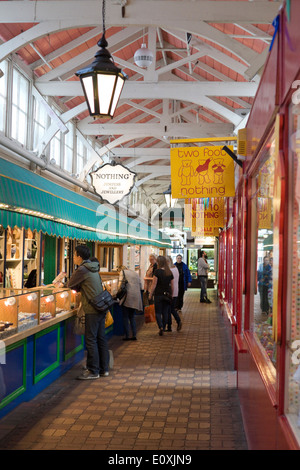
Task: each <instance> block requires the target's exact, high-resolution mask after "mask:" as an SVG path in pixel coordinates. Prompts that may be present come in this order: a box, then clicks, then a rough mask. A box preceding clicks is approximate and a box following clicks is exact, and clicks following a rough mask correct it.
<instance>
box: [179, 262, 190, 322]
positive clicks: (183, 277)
mask: <svg viewBox="0 0 300 470" xmlns="http://www.w3.org/2000/svg"><path fill="white" fill-rule="evenodd" d="M175 266H176V267H177V269H178V271H179V281H178V297H177V305H176V310H177V312H178V313H181V309H182V306H183V296H184V293H185V291H186V290H187V288H188V287H190V285H191V283H192V276H191V273H190V270H189V268H188V267H187V265H186V264H185V263H184V262H183V261H182V256H181V255H177V256H176V263H175Z"/></svg>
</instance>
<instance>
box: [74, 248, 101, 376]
mask: <svg viewBox="0 0 300 470" xmlns="http://www.w3.org/2000/svg"><path fill="white" fill-rule="evenodd" d="M89 257H90V250H89V248H88V247H87V246H86V245H78V246H76V248H75V254H74V264H75V265H77V266H78V268H77V269H76V271H74V273H73V274H72V276H71V277H70V280H69V282H68V287H69V288H70V289H74V290H77V291H80V293H81V301H82V307H83V309H84V312H85V344H86V350H87V363H86V364H87V370H85V371H84V372H83V373H82V374H81V375H80V376H79V377H78V379H80V380H91V379H98V378H99V377H106V376H108V375H109V372H108V369H109V352H108V345H107V339H106V336H105V315H106V312H104V313H99V312H98V311H97V310H96V309H94V308H93V307H92V306H91V305H90V303H89V300H90V299H92V298H94V297H96V295H98V294H100V293H101V292H102V291H103V287H102V281H101V277H100V274H99V270H100V265H99V262H98V261H91V260H90V259H89Z"/></svg>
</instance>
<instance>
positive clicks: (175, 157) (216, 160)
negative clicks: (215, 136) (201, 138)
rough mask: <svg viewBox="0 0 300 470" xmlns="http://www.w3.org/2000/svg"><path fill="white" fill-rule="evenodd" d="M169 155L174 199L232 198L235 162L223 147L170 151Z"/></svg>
mask: <svg viewBox="0 0 300 470" xmlns="http://www.w3.org/2000/svg"><path fill="white" fill-rule="evenodd" d="M230 149H231V150H232V151H233V147H232V146H231V147H230ZM170 155H171V186H172V198H173V199H181V198H183V199H185V198H201V197H203V198H205V197H230V196H234V195H235V183H234V161H233V160H232V158H231V157H230V156H229V155H228V154H227V153H226V152H225V151H224V150H223V147H222V146H209V147H188V148H187V147H184V148H182V147H181V148H171V154H170Z"/></svg>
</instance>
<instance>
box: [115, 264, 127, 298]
mask: <svg viewBox="0 0 300 470" xmlns="http://www.w3.org/2000/svg"><path fill="white" fill-rule="evenodd" d="M127 284H128V281H127V279H126V276H125V273H124V270H123V279H122V282H121V285H120V287H119V289H118V292H117V293H116V299H118V300H119V302H120V301H121V300H122V303H123V302H125V300H126V297H127Z"/></svg>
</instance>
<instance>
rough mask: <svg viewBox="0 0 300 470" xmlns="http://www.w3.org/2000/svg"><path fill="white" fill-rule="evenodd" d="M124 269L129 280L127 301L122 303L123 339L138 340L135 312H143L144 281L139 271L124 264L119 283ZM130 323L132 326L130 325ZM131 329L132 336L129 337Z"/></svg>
mask: <svg viewBox="0 0 300 470" xmlns="http://www.w3.org/2000/svg"><path fill="white" fill-rule="evenodd" d="M123 271H124V275H125V277H126V280H127V294H126V298H125V301H124V302H123V303H122V310H123V312H122V313H123V327H124V334H125V336H124V338H123V340H125V341H128V340H136V339H137V338H136V321H135V312H136V311H138V312H141V311H142V310H143V301H142V294H141V290H142V283H141V280H140V278H139V275H138V273H136V272H135V271H133V270H131V269H128V268H126V267H125V266H122V267H121V268H120V276H119V284H120V283H121V282H122V279H123ZM129 325H130V327H129ZM130 329H131V334H132V336H131V338H130V337H129V334H130Z"/></svg>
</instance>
